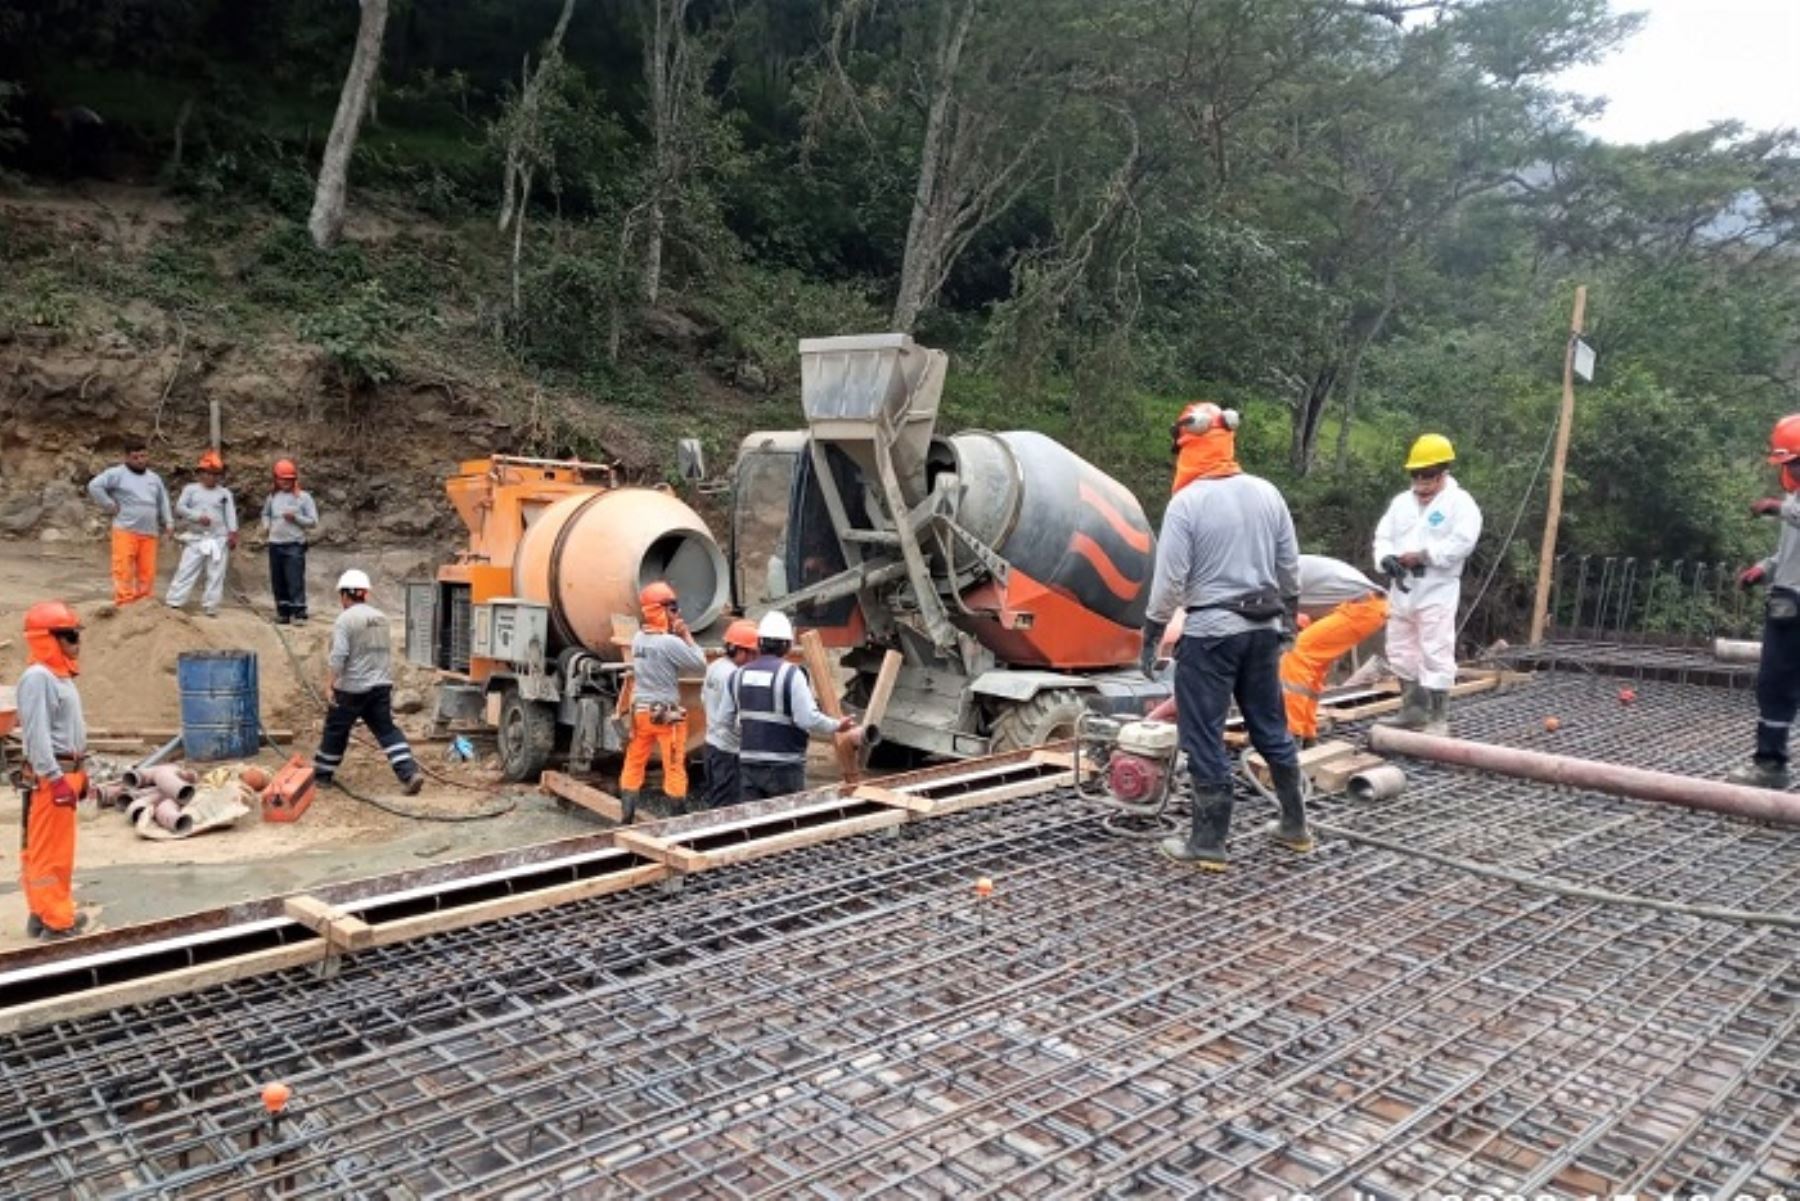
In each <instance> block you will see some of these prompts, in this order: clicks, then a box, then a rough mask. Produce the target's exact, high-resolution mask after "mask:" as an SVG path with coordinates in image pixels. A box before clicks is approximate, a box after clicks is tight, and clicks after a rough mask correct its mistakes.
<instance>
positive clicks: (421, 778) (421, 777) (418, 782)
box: [400, 772, 425, 796]
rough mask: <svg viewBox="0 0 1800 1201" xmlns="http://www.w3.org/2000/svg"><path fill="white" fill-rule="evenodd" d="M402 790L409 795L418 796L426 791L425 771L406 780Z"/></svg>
mask: <svg viewBox="0 0 1800 1201" xmlns="http://www.w3.org/2000/svg"><path fill="white" fill-rule="evenodd" d="M400 791H401V792H404V793H405V794H406V795H407V796H418V795H419V794H420V793H421V792H424V791H425V773H423V772H420V773H419V774H418V775H416V776H414V777H413V778H412V779H410V780H408V781H406V782H405V783H404V784H402V785H400Z"/></svg>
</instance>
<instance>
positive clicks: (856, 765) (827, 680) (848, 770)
mask: <svg viewBox="0 0 1800 1201" xmlns="http://www.w3.org/2000/svg"><path fill="white" fill-rule="evenodd" d="M800 660H801V662H803V663H804V664H805V665H806V674H807V675H808V676H810V677H812V687H813V695H814V696H816V697H817V698H818V701H819V712H821V713H823V714H825V716H827V717H839V718H841V717H843V716H844V700H843V697H842V696H841V695H840V694H839V692H838V681H837V673H836V672H834V671H833V670H832V667H831V656H830V655H829V654H827V653H826V650H825V640H824V639H823V638H821V637H819V631H817V630H807V631H805V632H804V633H802V634H801V635H800ZM831 746H832V749H833V750H834V751H836V752H837V761H838V772H839V774H840V775H841V776H842V777H843V780H844V782H845V783H846V784H854V783H856V782H857V781H858V780H860V779H861V778H862V769H861V762H860V759H861V756H860V754H859V753H858V751H857V749H856V748H855V747H854V746H852V745H850V740H849V739H848V738H846V737H844V736H843V735H842V734H839V735H838V736H837V737H835V738H833V739H832V740H831Z"/></svg>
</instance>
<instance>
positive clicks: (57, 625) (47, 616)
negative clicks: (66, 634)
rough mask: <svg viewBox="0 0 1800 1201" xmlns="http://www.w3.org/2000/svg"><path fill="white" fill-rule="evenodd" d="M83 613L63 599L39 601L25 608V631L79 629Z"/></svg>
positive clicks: (33, 632) (52, 631)
mask: <svg viewBox="0 0 1800 1201" xmlns="http://www.w3.org/2000/svg"><path fill="white" fill-rule="evenodd" d="M80 628H81V614H79V613H77V612H75V610H74V609H72V608H70V607H69V606H68V604H67V603H65V602H63V601H39V602H38V603H37V604H35V605H33V606H31V608H29V609H27V610H25V632H26V633H27V634H35V633H38V632H40V631H44V632H50V633H55V632H58V631H61V630H79V629H80Z"/></svg>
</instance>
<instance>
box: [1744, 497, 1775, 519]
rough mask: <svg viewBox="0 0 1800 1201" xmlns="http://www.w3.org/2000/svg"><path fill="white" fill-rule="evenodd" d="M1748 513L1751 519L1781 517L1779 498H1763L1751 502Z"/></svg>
mask: <svg viewBox="0 0 1800 1201" xmlns="http://www.w3.org/2000/svg"><path fill="white" fill-rule="evenodd" d="M1750 513H1751V516H1753V517H1779V516H1781V498H1780V497H1779V496H1765V497H1763V498H1762V499H1761V500H1753V501H1751V502H1750Z"/></svg>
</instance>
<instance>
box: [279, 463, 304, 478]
mask: <svg viewBox="0 0 1800 1201" xmlns="http://www.w3.org/2000/svg"><path fill="white" fill-rule="evenodd" d="M275 478H276V479H278V480H297V479H299V478H300V469H299V468H298V467H296V466H294V461H293V460H292V459H276V460H275Z"/></svg>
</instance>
